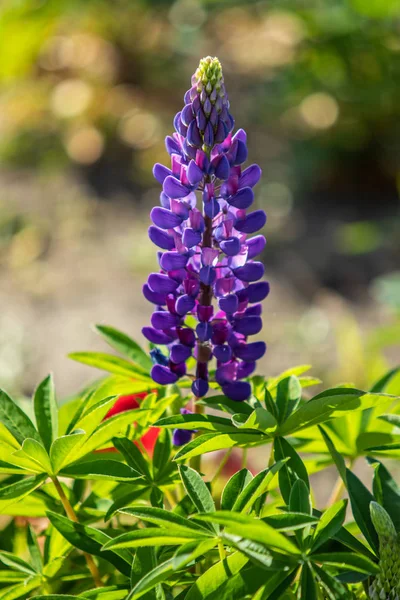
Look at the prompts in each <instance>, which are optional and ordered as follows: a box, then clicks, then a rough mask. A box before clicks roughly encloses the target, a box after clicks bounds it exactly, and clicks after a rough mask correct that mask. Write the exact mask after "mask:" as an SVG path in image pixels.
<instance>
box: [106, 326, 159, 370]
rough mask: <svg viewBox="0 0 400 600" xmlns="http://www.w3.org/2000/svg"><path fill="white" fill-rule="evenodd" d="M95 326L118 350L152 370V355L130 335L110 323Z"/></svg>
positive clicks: (145, 368) (146, 368)
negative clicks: (109, 324) (110, 325)
mask: <svg viewBox="0 0 400 600" xmlns="http://www.w3.org/2000/svg"><path fill="white" fill-rule="evenodd" d="M95 328H96V331H97V332H98V333H100V335H101V336H102V337H103V338H104V339H105V340H106V341H107V342H108V343H109V344H110V346H111V347H112V348H114V349H115V350H117V352H120V353H121V354H124V355H125V356H127V357H128V358H130V359H131V360H132V361H133V362H134V363H136V364H137V365H139V366H140V367H142V368H143V369H144V371H145V372H147V373H148V372H149V371H150V370H151V368H152V366H153V363H152V361H151V358H150V356H149V355H148V354H147V352H145V351H144V350H143V349H142V348H141V347H140V346H139V344H137V343H136V342H135V341H134V340H132V339H131V338H130V337H129V336H128V335H126V334H125V333H122V331H118V329H114V327H109V326H108V325H96V327H95Z"/></svg>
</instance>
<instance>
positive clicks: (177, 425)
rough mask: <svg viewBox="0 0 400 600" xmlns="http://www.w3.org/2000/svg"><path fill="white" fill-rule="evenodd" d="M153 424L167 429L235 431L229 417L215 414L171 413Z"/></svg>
mask: <svg viewBox="0 0 400 600" xmlns="http://www.w3.org/2000/svg"><path fill="white" fill-rule="evenodd" d="M154 425H155V426H156V427H166V428H168V429H192V430H193V429H194V430H197V429H201V430H204V431H227V432H230V431H231V432H233V433H234V432H235V431H236V428H235V427H234V426H233V425H232V423H231V422H230V420H229V419H225V418H223V417H218V416H215V415H201V414H188V415H173V416H172V417H164V418H163V419H160V420H159V421H157V422H156V423H155V424H154Z"/></svg>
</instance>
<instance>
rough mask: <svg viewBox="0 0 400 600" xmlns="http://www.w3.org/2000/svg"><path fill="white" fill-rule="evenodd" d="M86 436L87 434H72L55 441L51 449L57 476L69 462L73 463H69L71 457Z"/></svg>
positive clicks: (54, 471) (51, 457)
mask: <svg viewBox="0 0 400 600" xmlns="http://www.w3.org/2000/svg"><path fill="white" fill-rule="evenodd" d="M85 435H86V434H85V433H71V434H69V435H63V436H61V437H59V438H57V439H56V440H54V442H53V443H52V445H51V448H50V461H51V464H52V468H53V473H54V474H55V475H57V473H58V472H59V471H60V470H61V469H62V468H63V467H64V466H66V465H68V464H69V462H72V461H69V457H70V456H73V451H74V449H75V447H76V446H77V445H78V444H79V443H80V442H81V441H82V440H83V438H84V437H85Z"/></svg>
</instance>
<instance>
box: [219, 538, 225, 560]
mask: <svg viewBox="0 0 400 600" xmlns="http://www.w3.org/2000/svg"><path fill="white" fill-rule="evenodd" d="M218 552H219V557H220V559H221V560H225V558H226V552H225V548H224V545H223V543H222V542H218Z"/></svg>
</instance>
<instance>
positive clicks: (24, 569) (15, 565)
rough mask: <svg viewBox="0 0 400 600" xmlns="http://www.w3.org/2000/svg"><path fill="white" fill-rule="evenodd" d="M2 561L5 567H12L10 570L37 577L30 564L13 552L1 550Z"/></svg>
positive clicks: (0, 557) (0, 558)
mask: <svg viewBox="0 0 400 600" xmlns="http://www.w3.org/2000/svg"><path fill="white" fill-rule="evenodd" d="M0 561H1V562H2V563H3V565H6V566H7V567H10V569H13V570H14V571H19V572H20V573H25V574H27V575H36V571H35V569H34V568H33V567H32V566H31V565H30V564H28V563H27V562H25V561H24V560H22V558H20V557H19V556H17V555H16V554H12V553H11V552H5V551H4V550H1V551H0Z"/></svg>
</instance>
